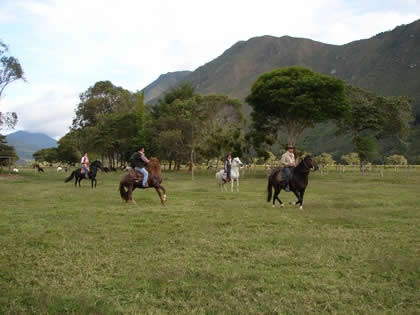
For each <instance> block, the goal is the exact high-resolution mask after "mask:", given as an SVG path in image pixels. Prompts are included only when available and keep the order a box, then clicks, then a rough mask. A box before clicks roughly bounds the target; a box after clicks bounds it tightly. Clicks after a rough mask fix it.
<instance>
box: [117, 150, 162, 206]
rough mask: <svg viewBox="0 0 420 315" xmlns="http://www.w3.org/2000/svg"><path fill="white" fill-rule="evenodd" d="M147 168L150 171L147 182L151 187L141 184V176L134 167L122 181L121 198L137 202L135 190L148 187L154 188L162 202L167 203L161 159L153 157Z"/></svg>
mask: <svg viewBox="0 0 420 315" xmlns="http://www.w3.org/2000/svg"><path fill="white" fill-rule="evenodd" d="M146 170H147V171H148V172H149V178H148V179H147V183H148V184H149V187H143V186H142V184H141V179H142V178H143V175H141V178H138V177H137V176H136V173H135V172H136V171H135V170H134V169H133V170H131V171H129V172H128V174H127V175H125V176H124V177H123V179H121V181H120V195H121V198H122V199H124V200H125V201H126V202H132V203H136V202H135V201H134V199H133V190H134V189H136V188H141V189H146V188H154V189H156V192H157V193H158V195H159V198H160V202H161V203H162V205H163V206H164V205H165V202H166V191H165V188H163V186H162V185H161V183H162V172H161V170H160V164H159V160H158V159H157V158H151V159H150V162H149V163H148V164H147V167H146Z"/></svg>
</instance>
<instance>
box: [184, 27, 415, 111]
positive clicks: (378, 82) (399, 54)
mask: <svg viewBox="0 0 420 315" xmlns="http://www.w3.org/2000/svg"><path fill="white" fill-rule="evenodd" d="M293 65H300V66H305V67H308V68H311V69H312V70H314V71H316V72H320V73H324V74H329V75H334V76H337V77H339V78H341V79H342V80H344V81H346V82H347V83H350V84H352V85H356V86H359V87H362V88H365V89H368V90H373V91H376V92H377V93H379V94H382V95H408V96H411V97H413V98H414V99H415V100H416V104H415V107H416V112H417V113H419V114H420V20H418V21H415V22H414V23H411V24H409V25H403V26H399V27H397V28H395V29H394V30H393V31H389V32H385V33H381V34H378V35H376V36H374V37H372V38H370V39H365V40H359V41H355V42H352V43H349V44H346V45H342V46H336V45H328V44H323V43H320V42H315V41H312V40H310V39H303V38H293V37H289V36H284V37H280V38H277V37H273V36H262V37H255V38H251V39H249V40H248V41H246V42H244V41H241V42H238V43H236V44H235V45H233V46H232V47H231V48H229V49H228V50H226V51H225V52H224V53H223V54H222V55H221V56H220V57H218V58H216V59H214V60H213V61H211V62H209V63H207V64H205V65H204V66H202V67H199V68H198V69H197V70H195V71H194V72H192V73H191V74H190V75H189V76H187V77H186V78H185V80H187V81H189V82H191V83H192V84H193V86H194V87H195V88H196V89H197V91H199V92H201V93H203V94H208V93H222V94H226V95H229V96H232V97H238V98H240V99H242V100H243V99H244V98H245V97H246V96H247V95H248V93H249V91H250V88H251V86H252V84H253V83H254V82H255V80H256V79H257V78H258V77H259V76H260V75H261V74H263V73H264V72H267V71H270V70H273V69H276V68H280V67H288V66H293Z"/></svg>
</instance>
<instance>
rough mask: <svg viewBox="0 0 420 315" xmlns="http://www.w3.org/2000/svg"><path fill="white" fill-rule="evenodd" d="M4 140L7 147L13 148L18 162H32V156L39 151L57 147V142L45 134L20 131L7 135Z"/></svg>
mask: <svg viewBox="0 0 420 315" xmlns="http://www.w3.org/2000/svg"><path fill="white" fill-rule="evenodd" d="M6 140H7V143H8V145H11V146H13V147H15V150H16V154H17V155H18V156H19V159H20V161H22V160H32V159H33V157H32V154H33V153H35V152H36V151H39V150H41V149H45V148H55V147H57V141H55V140H54V139H53V138H51V137H49V136H47V135H45V134H42V133H31V132H27V131H22V130H20V131H16V132H14V133H11V134H9V135H7V137H6Z"/></svg>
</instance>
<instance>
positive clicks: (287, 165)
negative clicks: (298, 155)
mask: <svg viewBox="0 0 420 315" xmlns="http://www.w3.org/2000/svg"><path fill="white" fill-rule="evenodd" d="M294 150H295V147H294V146H293V145H290V144H289V145H288V146H287V147H286V152H284V153H283V155H282V156H281V159H280V164H281V165H282V166H283V174H284V176H285V177H286V186H285V187H284V189H285V190H286V191H290V186H289V178H290V173H291V171H292V168H293V167H295V166H296V160H295V155H294Z"/></svg>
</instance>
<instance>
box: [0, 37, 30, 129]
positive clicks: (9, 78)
mask: <svg viewBox="0 0 420 315" xmlns="http://www.w3.org/2000/svg"><path fill="white" fill-rule="evenodd" d="M7 51H8V47H7V45H6V44H4V43H3V42H2V41H1V40H0V100H1V98H2V95H3V91H4V89H5V88H6V87H7V86H8V85H9V84H10V83H12V82H15V81H17V80H23V81H26V78H25V76H24V72H23V69H22V66H21V65H20V63H19V60H18V59H16V58H15V57H13V56H6V55H5V54H6V53H7ZM16 123H17V115H16V113H11V112H8V113H3V112H0V129H1V128H2V126H3V125H6V126H7V127H8V128H13V127H14V126H15V125H16Z"/></svg>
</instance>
